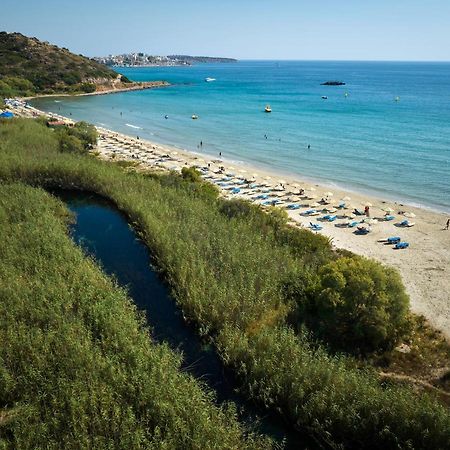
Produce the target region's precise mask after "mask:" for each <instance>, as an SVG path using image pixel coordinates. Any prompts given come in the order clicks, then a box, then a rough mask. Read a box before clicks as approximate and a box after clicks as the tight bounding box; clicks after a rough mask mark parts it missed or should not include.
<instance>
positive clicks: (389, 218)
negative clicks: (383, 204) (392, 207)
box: [384, 215, 395, 222]
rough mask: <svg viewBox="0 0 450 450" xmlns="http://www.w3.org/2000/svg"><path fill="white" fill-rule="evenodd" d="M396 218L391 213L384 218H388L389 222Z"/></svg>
mask: <svg viewBox="0 0 450 450" xmlns="http://www.w3.org/2000/svg"><path fill="white" fill-rule="evenodd" d="M394 219H395V217H394V216H391V215H389V216H384V220H386V221H387V222H389V221H390V220H394Z"/></svg>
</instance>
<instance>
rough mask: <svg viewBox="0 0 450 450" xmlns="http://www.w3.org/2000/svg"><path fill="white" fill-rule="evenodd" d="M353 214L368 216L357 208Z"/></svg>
mask: <svg viewBox="0 0 450 450" xmlns="http://www.w3.org/2000/svg"><path fill="white" fill-rule="evenodd" d="M353 213H354V214H355V215H357V216H365V215H366V213H365V212H364V211H361V210H360V209H357V208H355V209H354V210H353Z"/></svg>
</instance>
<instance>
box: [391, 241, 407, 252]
mask: <svg viewBox="0 0 450 450" xmlns="http://www.w3.org/2000/svg"><path fill="white" fill-rule="evenodd" d="M408 247H409V243H408V242H399V243H398V244H395V247H394V248H395V249H397V250H400V249H404V248H408Z"/></svg>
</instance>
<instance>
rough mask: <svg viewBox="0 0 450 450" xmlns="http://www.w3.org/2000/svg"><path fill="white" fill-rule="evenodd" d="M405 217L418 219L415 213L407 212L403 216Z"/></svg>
mask: <svg viewBox="0 0 450 450" xmlns="http://www.w3.org/2000/svg"><path fill="white" fill-rule="evenodd" d="M403 215H404V216H405V217H409V218H411V219H412V218H413V217H416V215H415V214H414V213H413V212H405V213H404V214H403Z"/></svg>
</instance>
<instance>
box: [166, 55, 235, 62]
mask: <svg viewBox="0 0 450 450" xmlns="http://www.w3.org/2000/svg"><path fill="white" fill-rule="evenodd" d="M168 58H169V59H175V60H177V61H182V62H185V63H187V64H199V63H235V62H237V59H234V58H219V57H216V56H190V55H169V56H168Z"/></svg>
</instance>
